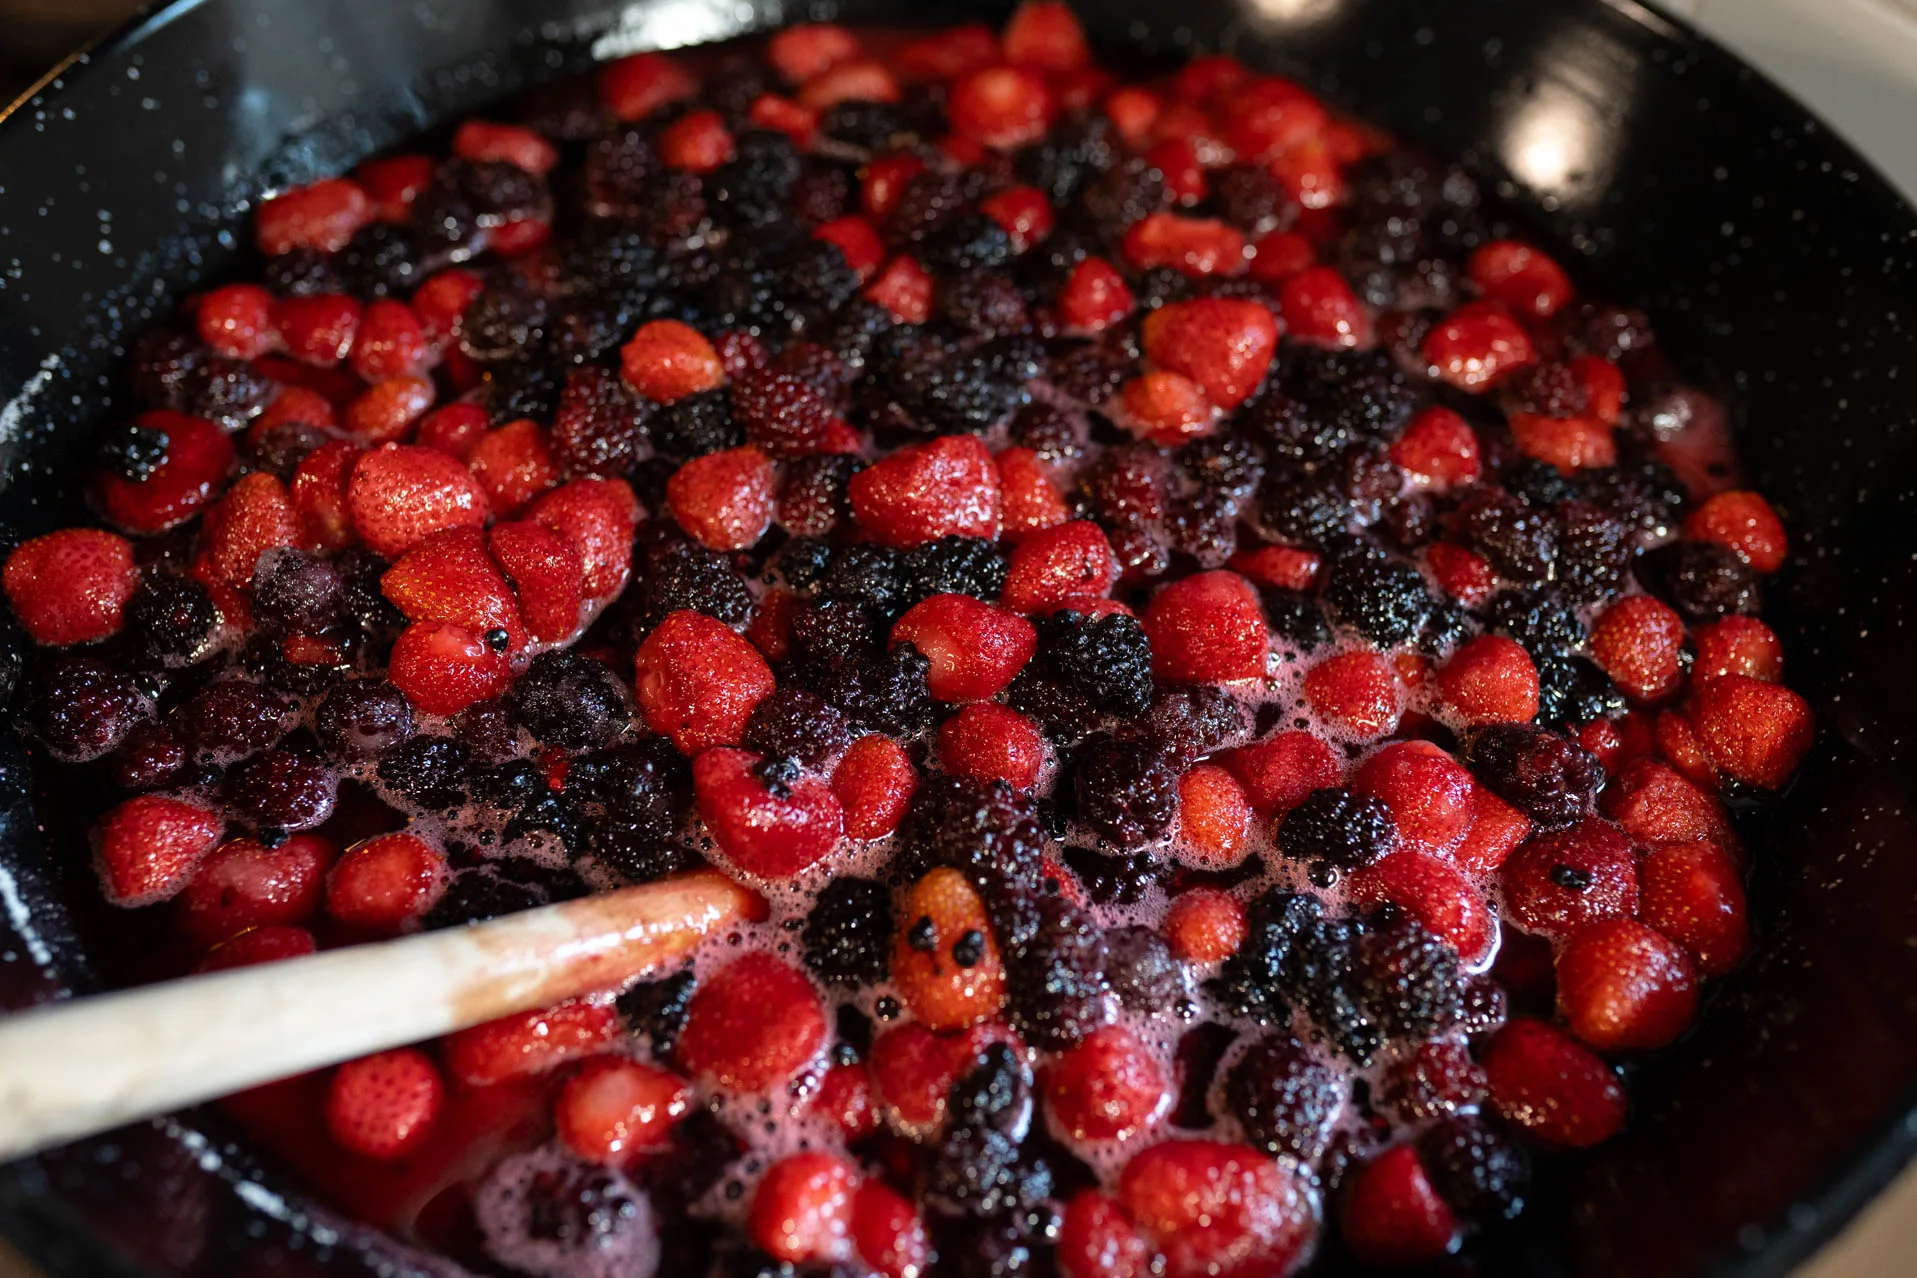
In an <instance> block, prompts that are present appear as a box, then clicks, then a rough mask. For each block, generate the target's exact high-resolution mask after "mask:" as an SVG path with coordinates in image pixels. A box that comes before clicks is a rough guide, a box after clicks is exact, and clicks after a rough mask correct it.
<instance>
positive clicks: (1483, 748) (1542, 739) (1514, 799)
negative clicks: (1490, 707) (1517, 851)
mask: <svg viewBox="0 0 1917 1278" xmlns="http://www.w3.org/2000/svg"><path fill="white" fill-rule="evenodd" d="M1464 761H1465V765H1466V766H1467V767H1469V768H1470V769H1471V772H1472V775H1474V776H1476V777H1477V779H1478V780H1479V781H1480V782H1482V783H1483V784H1484V785H1485V786H1486V787H1487V788H1488V789H1490V790H1491V792H1492V793H1494V794H1496V795H1497V796H1498V797H1499V798H1501V799H1503V800H1504V801H1505V802H1506V803H1509V804H1510V805H1511V806H1512V807H1514V808H1517V809H1518V810H1519V811H1520V812H1522V813H1524V814H1525V815H1526V816H1528V817H1530V818H1531V819H1532V820H1533V821H1534V822H1536V823H1537V824H1538V825H1539V826H1540V827H1542V828H1544V829H1547V830H1554V829H1557V828H1559V827H1561V826H1567V825H1570V824H1572V823H1573V822H1575V821H1578V820H1580V819H1581V818H1582V817H1583V816H1584V815H1585V814H1586V813H1588V812H1589V811H1590V810H1591V804H1592V803H1593V802H1594V801H1595V800H1596V798H1597V792H1598V789H1599V788H1600V787H1601V786H1602V785H1603V784H1604V765H1603V764H1601V763H1599V762H1598V760H1597V756H1596V755H1594V754H1592V753H1591V752H1590V751H1588V750H1586V749H1584V748H1583V747H1582V746H1579V745H1577V744H1576V743H1574V742H1571V741H1567V740H1565V739H1564V738H1563V737H1559V736H1554V735H1553V734H1551V733H1549V732H1546V731H1545V730H1544V729H1542V728H1534V727H1531V726H1529V725H1526V724H1518V723H1499V724H1492V725H1491V726H1489V727H1485V728H1480V729H1478V730H1477V731H1476V732H1474V733H1472V734H1471V737H1470V738H1469V739H1468V740H1467V741H1466V742H1465V749H1464Z"/></svg>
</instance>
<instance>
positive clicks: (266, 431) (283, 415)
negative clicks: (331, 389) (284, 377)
mask: <svg viewBox="0 0 1917 1278" xmlns="http://www.w3.org/2000/svg"><path fill="white" fill-rule="evenodd" d="M334 425H335V420H334V416H333V401H331V400H329V399H327V398H326V396H324V395H322V394H320V393H319V392H318V391H316V390H312V389H310V388H309V387H305V386H288V387H286V388H285V389H283V390H282V391H280V393H279V394H277V395H275V396H274V397H273V402H272V403H270V404H268V405H267V406H266V410H265V411H264V412H262V413H261V414H260V415H259V416H258V417H255V418H254V419H253V424H252V425H251V426H248V427H247V428H246V447H247V449H248V451H250V452H252V453H255V454H258V453H260V452H262V451H263V450H264V447H265V445H266V443H267V441H268V440H269V438H270V437H271V436H272V435H273V434H274V433H275V432H276V430H277V428H279V427H281V426H310V427H313V428H315V432H317V433H318V434H324V433H325V432H327V431H330V430H331V429H332V428H333V426H334ZM300 433H301V434H302V435H307V434H308V432H305V431H302V432H300Z"/></svg>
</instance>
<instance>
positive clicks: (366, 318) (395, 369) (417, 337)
mask: <svg viewBox="0 0 1917 1278" xmlns="http://www.w3.org/2000/svg"><path fill="white" fill-rule="evenodd" d="M426 353H427V343H426V330H425V328H424V327H423V326H422V325H421V324H420V322H419V317H418V316H417V315H415V314H413V311H412V308H411V307H409V306H407V305H406V303H404V302H397V301H394V300H393V299H391V298H380V299H378V300H376V301H373V302H370V303H368V304H367V307H366V310H365V312H364V314H363V315H361V317H360V321H359V332H358V336H357V340H355V341H354V343H353V352H352V360H353V371H354V372H355V373H357V374H358V375H359V377H360V380H362V381H365V382H383V381H385V380H386V379H387V378H389V377H415V376H418V375H419V373H420V372H421V371H422V370H423V369H424V368H425V366H426Z"/></svg>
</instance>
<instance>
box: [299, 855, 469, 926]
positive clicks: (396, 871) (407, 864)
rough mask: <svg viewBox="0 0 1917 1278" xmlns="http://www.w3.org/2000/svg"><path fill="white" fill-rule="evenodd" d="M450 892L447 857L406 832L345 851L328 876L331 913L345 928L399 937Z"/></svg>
mask: <svg viewBox="0 0 1917 1278" xmlns="http://www.w3.org/2000/svg"><path fill="white" fill-rule="evenodd" d="M445 890H446V854H445V853H443V852H441V851H440V850H439V849H438V848H436V847H434V846H433V845H432V844H430V843H428V842H427V841H426V840H424V839H422V838H420V837H419V836H418V835H416V834H411V833H408V832H406V831H404V830H402V831H399V832H397V833H394V834H381V835H377V836H375V837H373V838H370V839H367V840H365V841H364V842H362V843H356V844H354V845H353V846H352V847H350V848H348V849H346V851H345V853H344V854H343V855H341V857H340V859H339V860H338V861H336V862H335V863H334V864H333V869H332V871H331V873H329V874H328V875H327V876H326V912H327V913H328V914H330V915H332V916H333V917H334V918H336V919H338V920H339V921H340V922H342V923H346V924H349V925H351V926H353V927H358V928H365V929H368V930H371V931H376V932H387V933H390V932H397V931H399V930H400V929H402V928H403V927H405V926H406V925H407V924H408V923H411V922H412V921H414V920H415V919H417V918H419V917H420V916H421V915H422V914H424V913H426V911H427V910H429V909H431V908H432V907H433V904H434V902H436V901H438V900H439V898H440V896H441V895H442V894H444V892H445Z"/></svg>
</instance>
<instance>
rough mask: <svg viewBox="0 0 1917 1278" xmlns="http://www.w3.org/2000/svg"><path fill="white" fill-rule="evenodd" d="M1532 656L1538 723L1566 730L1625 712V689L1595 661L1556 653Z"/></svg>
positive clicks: (1555, 729)
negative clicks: (1535, 669)
mask: <svg viewBox="0 0 1917 1278" xmlns="http://www.w3.org/2000/svg"><path fill="white" fill-rule="evenodd" d="M1533 660H1534V661H1535V663H1536V665H1537V668H1538V718H1537V722H1538V725H1539V726H1540V727H1544V728H1550V729H1553V730H1554V731H1565V730H1568V729H1576V728H1581V727H1583V726H1584V725H1585V724H1587V723H1596V722H1597V721H1598V720H1599V719H1609V718H1611V717H1612V716H1613V715H1620V714H1623V713H1624V711H1625V708H1626V703H1625V699H1624V693H1623V692H1621V691H1620V690H1619V689H1618V686H1617V685H1616V684H1615V683H1612V682H1611V677H1610V676H1609V675H1607V674H1605V673H1604V671H1602V670H1601V669H1599V668H1598V667H1597V665H1596V664H1595V663H1594V662H1591V661H1587V660H1586V659H1585V658H1583V657H1566V656H1560V655H1558V654H1555V653H1553V654H1547V655H1545V656H1541V657H1536V658H1534V659H1533Z"/></svg>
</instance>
